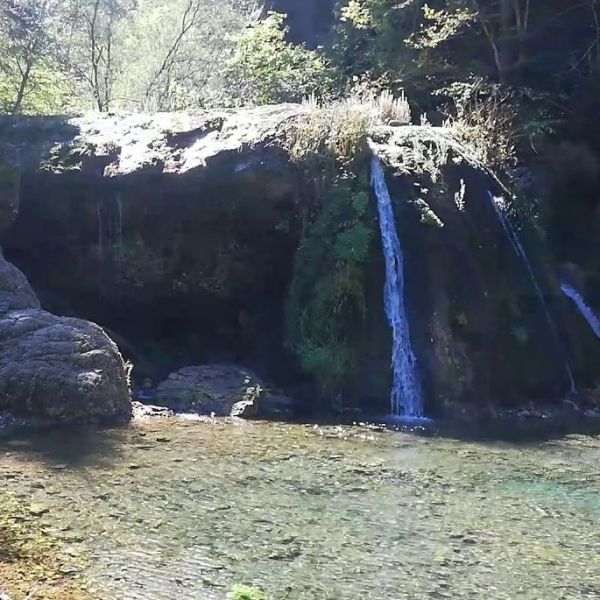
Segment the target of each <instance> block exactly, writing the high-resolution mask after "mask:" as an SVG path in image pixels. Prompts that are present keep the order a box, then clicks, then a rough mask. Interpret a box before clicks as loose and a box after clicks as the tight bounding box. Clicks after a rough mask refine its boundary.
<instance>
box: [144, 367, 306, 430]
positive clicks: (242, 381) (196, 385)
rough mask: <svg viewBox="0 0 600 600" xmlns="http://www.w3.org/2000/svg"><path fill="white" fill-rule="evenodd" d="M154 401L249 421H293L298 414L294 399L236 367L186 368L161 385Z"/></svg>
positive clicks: (200, 412)
mask: <svg viewBox="0 0 600 600" xmlns="http://www.w3.org/2000/svg"><path fill="white" fill-rule="evenodd" d="M155 401H156V403H157V404H159V405H161V406H168V407H169V408H172V409H174V410H176V411H178V412H191V413H197V414H200V415H210V414H214V415H216V416H218V417H228V416H231V417H242V418H246V419H248V418H250V419H290V418H292V417H293V416H294V415H295V414H296V411H297V406H296V402H295V401H294V400H293V399H291V398H288V397H287V396H282V395H278V394H274V393H272V392H270V391H269V390H268V389H265V385H264V384H263V382H262V381H261V380H260V379H259V378H258V376H257V375H256V374H255V373H253V372H252V371H250V370H249V369H246V368H244V367H240V366H236V365H202V366H195V367H184V368H183V369H180V370H179V371H176V372H175V373H171V375H169V377H168V379H166V380H165V381H163V382H162V383H161V384H160V385H159V386H158V388H157V391H156V398H155Z"/></svg>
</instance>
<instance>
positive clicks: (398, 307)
mask: <svg viewBox="0 0 600 600" xmlns="http://www.w3.org/2000/svg"><path fill="white" fill-rule="evenodd" d="M371 183H372V186H373V190H374V192H375V195H376V196H377V206H378V210H379V224H380V227H381V238H382V241H383V254H384V256H385V271H386V281H385V290H384V305H385V312H386V315H387V318H388V322H389V324H390V326H391V328H392V332H393V348H392V371H393V385H392V414H393V415H398V416H402V417H409V418H417V419H418V418H422V417H423V416H424V414H423V396H422V391H421V383H420V381H419V375H418V371H417V360H416V358H415V354H414V352H413V350H412V347H411V343H410V331H409V325H408V318H407V315H406V309H405V306H404V258H403V255H402V247H401V245H400V240H399V238H398V232H397V231H396V221H395V219H394V211H393V207H392V200H391V198H390V193H389V190H388V187H387V184H386V182H385V174H384V172H383V168H382V166H381V162H380V161H379V159H378V158H377V157H373V160H372V171H371Z"/></svg>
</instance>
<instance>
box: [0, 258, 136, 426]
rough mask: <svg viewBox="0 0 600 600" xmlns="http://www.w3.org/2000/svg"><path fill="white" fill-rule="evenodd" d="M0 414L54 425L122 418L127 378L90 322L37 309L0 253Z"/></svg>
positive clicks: (112, 348)
mask: <svg viewBox="0 0 600 600" xmlns="http://www.w3.org/2000/svg"><path fill="white" fill-rule="evenodd" d="M0 299H2V303H3V306H2V310H0V412H8V413H11V414H14V415H17V416H24V417H32V418H35V419H42V420H45V419H48V420H51V421H59V422H79V421H81V422H88V421H103V420H107V419H109V420H113V419H129V418H130V417H131V402H130V399H129V386H128V377H127V372H126V367H125V363H124V361H123V358H122V357H121V354H120V353H119V350H118V349H117V346H116V345H115V344H114V342H112V341H111V340H110V338H109V337H108V336H107V335H106V334H105V333H104V331H103V330H102V329H101V328H100V327H99V326H97V325H95V324H93V323H90V322H88V321H82V320H80V319H72V318H66V317H57V316H55V315H52V314H50V313H48V312H46V311H44V310H41V309H40V307H39V302H38V300H37V298H36V296H35V294H34V293H33V290H32V289H31V288H30V287H29V284H28V282H27V279H26V278H25V276H24V275H23V274H22V273H21V272H20V271H19V270H18V269H17V268H16V267H14V266H12V265H10V264H9V263H7V262H6V261H5V260H4V258H3V257H2V255H1V254H0Z"/></svg>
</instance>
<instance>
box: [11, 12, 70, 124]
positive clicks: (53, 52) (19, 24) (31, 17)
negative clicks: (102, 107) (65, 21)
mask: <svg viewBox="0 0 600 600" xmlns="http://www.w3.org/2000/svg"><path fill="white" fill-rule="evenodd" d="M60 9H61V4H60V2H59V1H58V0H8V1H7V2H6V3H5V4H3V5H2V6H1V7H0V109H2V110H3V111H5V112H8V113H10V114H19V113H21V112H32V111H33V112H37V111H49V110H52V109H53V108H55V107H58V106H60V105H61V104H62V102H61V101H62V99H63V98H62V96H63V95H64V94H65V93H66V87H67V82H66V78H65V74H64V73H63V72H61V68H60V61H59V52H58V34H59V32H60V25H59V22H60V17H61V11H60Z"/></svg>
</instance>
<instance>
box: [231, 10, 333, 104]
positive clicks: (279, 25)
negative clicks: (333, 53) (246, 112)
mask: <svg viewBox="0 0 600 600" xmlns="http://www.w3.org/2000/svg"><path fill="white" fill-rule="evenodd" d="M284 21H285V15H282V14H279V13H273V12H272V13H269V14H268V15H267V17H266V18H265V19H263V20H261V21H258V22H257V23H255V24H254V25H253V26H252V27H250V28H249V29H248V30H247V31H246V32H245V33H244V34H243V35H242V36H241V37H240V38H239V39H238V42H237V46H236V49H235V54H234V55H233V57H232V58H231V60H230V61H229V63H228V65H227V69H226V72H225V80H226V92H227V94H228V96H227V97H226V98H225V100H226V101H227V102H232V103H234V104H272V103H276V102H295V101H299V100H302V98H305V97H307V96H309V95H311V94H318V95H327V94H328V93H329V92H330V91H331V89H332V84H333V71H332V70H331V69H330V68H329V66H328V64H327V63H326V61H325V59H324V58H323V57H322V56H321V55H320V54H319V53H318V52H317V51H313V50H308V49H307V48H305V47H304V46H296V45H294V44H291V43H288V42H287V41H286V34H287V31H288V30H287V27H285V26H284Z"/></svg>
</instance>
